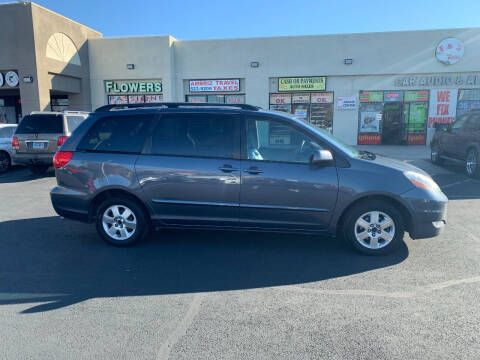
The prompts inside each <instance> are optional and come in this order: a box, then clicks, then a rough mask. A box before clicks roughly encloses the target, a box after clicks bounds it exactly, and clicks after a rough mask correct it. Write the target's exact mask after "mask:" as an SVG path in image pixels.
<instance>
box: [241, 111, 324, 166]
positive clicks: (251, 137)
mask: <svg viewBox="0 0 480 360" xmlns="http://www.w3.org/2000/svg"><path fill="white" fill-rule="evenodd" d="M246 125H247V126H246V131H247V141H246V148H247V149H246V150H247V158H248V159H249V160H261V161H262V160H263V161H281V162H294V163H302V164H307V163H309V162H310V157H311V156H312V154H313V153H314V151H315V150H319V149H322V146H321V145H320V144H319V142H318V141H317V140H315V139H314V138H312V137H311V136H310V135H307V134H305V133H303V132H301V131H299V130H297V129H296V128H294V127H293V126H291V125H288V124H286V123H284V122H280V121H277V120H273V119H266V118H247V122H246Z"/></svg>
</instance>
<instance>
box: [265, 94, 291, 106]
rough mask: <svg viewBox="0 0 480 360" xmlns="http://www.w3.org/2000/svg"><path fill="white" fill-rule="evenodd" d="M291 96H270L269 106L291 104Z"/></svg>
mask: <svg viewBox="0 0 480 360" xmlns="http://www.w3.org/2000/svg"><path fill="white" fill-rule="evenodd" d="M291 103H292V96H291V95H290V94H270V104H291Z"/></svg>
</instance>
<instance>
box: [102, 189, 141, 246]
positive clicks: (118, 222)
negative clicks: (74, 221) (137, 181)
mask: <svg viewBox="0 0 480 360" xmlns="http://www.w3.org/2000/svg"><path fill="white" fill-rule="evenodd" d="M96 214H97V215H96V228H97V232H98V234H99V235H100V236H101V237H102V239H103V240H105V241H106V242H107V243H109V244H112V245H115V246H131V245H133V244H135V243H137V242H139V241H141V240H143V239H144V238H145V237H146V236H147V234H148V231H149V223H148V221H147V215H146V214H145V212H144V210H143V209H142V208H141V207H140V206H139V205H138V204H137V202H136V201H134V200H131V199H129V198H128V197H112V198H108V199H106V200H104V201H103V202H102V203H101V204H100V205H99V206H98V208H97V212H96Z"/></svg>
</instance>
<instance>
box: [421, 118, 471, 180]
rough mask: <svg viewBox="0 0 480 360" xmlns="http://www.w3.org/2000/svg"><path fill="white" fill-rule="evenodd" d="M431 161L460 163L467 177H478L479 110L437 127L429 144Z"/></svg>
mask: <svg viewBox="0 0 480 360" xmlns="http://www.w3.org/2000/svg"><path fill="white" fill-rule="evenodd" d="M430 149H431V160H432V162H433V163H434V164H438V165H441V164H442V163H443V162H444V160H450V161H454V162H457V163H462V164H463V166H464V169H465V172H466V173H467V175H469V176H472V177H479V176H480V167H479V154H480V109H477V110H472V111H470V112H468V113H466V114H463V115H462V116H459V117H458V118H457V119H456V121H455V122H454V123H452V124H448V125H443V124H442V125H439V126H437V128H436V131H435V135H434V137H433V139H432V141H431V143H430Z"/></svg>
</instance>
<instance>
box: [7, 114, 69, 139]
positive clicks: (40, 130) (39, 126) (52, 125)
mask: <svg viewBox="0 0 480 360" xmlns="http://www.w3.org/2000/svg"><path fill="white" fill-rule="evenodd" d="M61 133H63V117H62V115H56V114H48V115H47V114H45V115H27V116H25V117H24V118H23V119H22V121H20V124H19V125H18V128H17V131H16V134H61Z"/></svg>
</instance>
